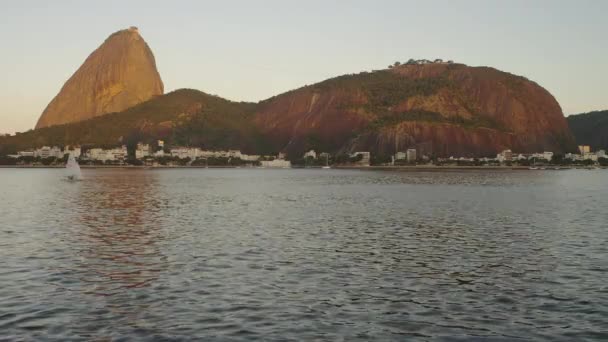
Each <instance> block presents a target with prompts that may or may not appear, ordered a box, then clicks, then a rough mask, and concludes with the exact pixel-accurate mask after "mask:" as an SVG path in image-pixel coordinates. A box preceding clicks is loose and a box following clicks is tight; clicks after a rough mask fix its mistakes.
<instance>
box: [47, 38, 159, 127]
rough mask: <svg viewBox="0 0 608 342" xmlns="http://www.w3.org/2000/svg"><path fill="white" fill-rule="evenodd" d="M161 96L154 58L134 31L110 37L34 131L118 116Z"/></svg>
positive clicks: (58, 97)
mask: <svg viewBox="0 0 608 342" xmlns="http://www.w3.org/2000/svg"><path fill="white" fill-rule="evenodd" d="M162 94H163V82H162V80H161V78H160V75H159V73H158V70H157V69H156V62H155V60H154V55H153V54H152V51H151V50H150V47H149V46H148V44H147V43H146V42H145V41H144V39H143V38H142V37H141V36H140V34H139V31H138V29H137V28H135V27H131V28H129V29H126V30H121V31H118V32H116V33H114V34H112V35H111V36H110V37H108V38H107V39H106V41H105V42H104V43H103V44H101V46H100V47H99V48H97V50H95V51H93V53H92V54H91V55H90V56H89V57H88V58H87V59H86V60H85V62H84V63H83V64H82V66H81V67H80V68H79V69H78V70H77V71H76V72H75V73H74V75H72V77H70V79H69V80H68V81H67V82H66V83H65V84H64V86H63V88H61V91H60V92H59V94H57V96H55V98H54V99H53V100H52V101H51V102H50V103H49V104H48V106H47V107H46V109H45V110H44V112H43V113H42V115H41V116H40V119H39V120H38V123H37V124H36V128H42V127H48V126H53V125H61V124H66V123H71V122H77V121H82V120H87V119H90V118H93V117H96V116H100V115H103V114H107V113H112V112H119V111H122V110H125V109H127V108H129V107H132V106H134V105H136V104H139V103H141V102H144V101H147V100H149V99H151V98H152V97H154V96H157V95H162Z"/></svg>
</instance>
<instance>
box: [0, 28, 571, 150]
mask: <svg viewBox="0 0 608 342" xmlns="http://www.w3.org/2000/svg"><path fill="white" fill-rule="evenodd" d="M162 92H163V85H162V82H161V80H160V77H159V75H158V72H157V71H156V67H155V63H154V57H153V55H152V52H151V51H150V49H149V48H148V46H147V44H146V43H145V42H144V41H143V39H142V38H141V36H140V35H139V33H138V32H137V30H136V29H134V28H132V29H129V30H124V31H119V32H117V33H115V34H113V35H112V36H110V37H109V38H108V39H107V40H106V42H105V43H104V44H103V45H102V46H101V47H100V48H99V49H98V50H96V51H95V52H94V53H93V54H92V55H91V56H90V57H89V58H88V59H87V60H86V61H85V63H84V64H83V66H82V67H81V68H80V69H79V70H78V71H77V72H76V73H75V74H74V76H72V77H71V78H70V80H69V81H68V82H67V83H66V85H65V86H64V87H63V89H62V90H61V92H60V93H59V95H57V97H56V98H55V99H53V101H52V102H51V103H50V104H49V106H48V108H47V109H46V110H45V112H44V113H43V115H42V117H41V118H40V121H39V122H38V125H37V128H38V129H37V130H34V131H33V132H28V133H24V134H21V136H18V137H10V138H4V139H2V138H0V145H2V146H4V150H6V151H12V150H14V149H16V148H21V147H23V146H27V145H28V144H31V145H33V146H32V147H34V145H35V146H42V145H43V144H46V145H51V144H52V145H55V144H59V145H62V144H96V145H105V146H108V145H117V144H121V143H124V141H126V140H133V139H136V138H137V139H142V140H147V141H153V140H154V139H157V138H158V139H163V140H165V141H166V142H167V143H168V144H174V145H188V146H201V147H205V148H221V149H229V148H239V149H243V150H246V151H248V152H249V153H266V152H273V151H274V152H278V151H284V152H287V153H288V156H290V158H299V157H301V155H302V154H303V153H304V152H305V151H307V150H309V149H314V150H317V151H327V152H331V153H334V154H336V153H337V154H341V153H350V152H355V151H370V152H372V155H376V156H389V155H392V154H393V153H395V152H397V151H404V150H406V149H408V148H416V149H417V150H418V152H419V154H420V155H423V154H426V155H429V156H439V157H441V156H452V155H453V156H492V155H495V154H496V153H498V152H500V151H502V150H504V149H511V150H513V151H514V152H516V153H526V152H542V151H552V152H555V153H558V154H559V153H565V152H569V151H574V150H576V144H575V140H574V138H573V136H572V134H571V132H570V129H569V127H568V123H567V122H566V119H565V118H564V115H563V113H562V110H561V108H560V106H559V104H558V103H557V101H556V100H555V99H554V98H553V96H551V94H549V92H547V91H546V90H545V89H543V88H542V87H541V86H539V85H538V84H536V83H534V82H532V81H529V80H527V79H525V78H523V77H519V76H515V75H512V74H509V73H505V72H501V71H499V70H496V69H493V68H487V67H469V66H466V65H463V64H453V63H442V62H437V63H408V64H406V65H400V66H395V67H392V68H389V69H385V70H376V71H373V72H362V73H359V74H351V75H344V76H339V77H336V78H332V79H328V80H325V81H323V82H320V83H316V84H313V85H310V86H305V87H302V88H299V89H296V90H293V91H289V92H286V93H284V94H281V95H278V96H275V97H272V98H270V99H267V100H264V101H261V102H259V103H238V102H231V101H227V100H224V99H221V98H219V97H216V96H210V95H207V94H204V93H201V92H198V91H195V90H180V91H176V92H174V93H172V94H168V95H164V96H157V97H155V95H160V94H162ZM153 97H154V98H153ZM151 98H153V99H151ZM146 100H148V101H146ZM127 108H129V109H127ZM110 112H116V113H114V114H111V115H103V116H102V114H104V113H110ZM91 118H93V119H92V120H86V119H91ZM82 120H86V121H82ZM80 121H82V122H80ZM64 123H72V124H70V125H62V126H54V125H59V124H64ZM48 126H53V127H48ZM43 127H46V128H43ZM99 127H105V128H104V129H103V130H99ZM2 146H0V147H2Z"/></svg>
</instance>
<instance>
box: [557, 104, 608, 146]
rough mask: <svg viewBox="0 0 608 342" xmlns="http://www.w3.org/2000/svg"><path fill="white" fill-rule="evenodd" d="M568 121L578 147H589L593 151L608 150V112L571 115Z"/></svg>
mask: <svg viewBox="0 0 608 342" xmlns="http://www.w3.org/2000/svg"><path fill="white" fill-rule="evenodd" d="M566 119H567V120H568V125H569V126H570V130H571V131H572V134H574V138H575V139H576V143H577V144H578V145H589V146H591V148H592V149H593V150H599V149H608V110H604V111H596V112H590V113H584V114H578V115H570V116H568V117H567V118H566Z"/></svg>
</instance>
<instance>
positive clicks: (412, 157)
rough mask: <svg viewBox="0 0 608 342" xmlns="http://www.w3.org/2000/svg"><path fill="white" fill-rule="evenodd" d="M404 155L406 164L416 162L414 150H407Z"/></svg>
mask: <svg viewBox="0 0 608 342" xmlns="http://www.w3.org/2000/svg"><path fill="white" fill-rule="evenodd" d="M406 155H407V162H408V163H413V162H415V161H416V149H415V148H408V149H407V152H406Z"/></svg>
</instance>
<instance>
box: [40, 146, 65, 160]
mask: <svg viewBox="0 0 608 342" xmlns="http://www.w3.org/2000/svg"><path fill="white" fill-rule="evenodd" d="M34 157H39V158H51V157H52V158H63V151H62V150H61V149H60V148H59V147H57V146H53V147H49V146H42V147H41V148H39V149H37V150H35V151H34Z"/></svg>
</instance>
